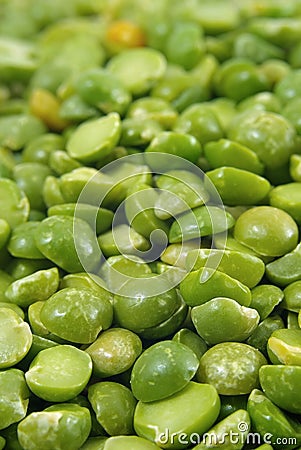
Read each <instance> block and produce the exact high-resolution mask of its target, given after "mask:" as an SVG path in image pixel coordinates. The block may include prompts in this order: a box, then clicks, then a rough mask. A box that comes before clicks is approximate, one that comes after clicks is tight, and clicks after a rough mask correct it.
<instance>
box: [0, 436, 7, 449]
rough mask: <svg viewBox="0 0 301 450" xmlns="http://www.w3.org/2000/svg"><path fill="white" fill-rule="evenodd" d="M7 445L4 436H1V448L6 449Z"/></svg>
mask: <svg viewBox="0 0 301 450" xmlns="http://www.w3.org/2000/svg"><path fill="white" fill-rule="evenodd" d="M5 444H6V440H5V438H4V437H3V436H0V448H1V450H3V449H4V447H5Z"/></svg>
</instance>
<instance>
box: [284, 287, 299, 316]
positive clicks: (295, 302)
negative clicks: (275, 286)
mask: <svg viewBox="0 0 301 450" xmlns="http://www.w3.org/2000/svg"><path fill="white" fill-rule="evenodd" d="M300 287H301V280H298V281H294V282H293V283H290V284H289V285H288V286H286V287H285V289H284V290H283V293H284V299H283V302H282V305H281V306H282V307H283V308H284V309H286V310H288V311H293V312H296V313H299V311H300V309H301V295H300Z"/></svg>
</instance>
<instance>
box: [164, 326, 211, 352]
mask: <svg viewBox="0 0 301 450" xmlns="http://www.w3.org/2000/svg"><path fill="white" fill-rule="evenodd" d="M172 340H173V341H175V342H179V343H180V344H184V345H187V347H189V348H190V350H192V351H193V352H194V353H195V355H196V357H197V358H198V359H200V358H201V356H203V354H204V353H205V352H206V350H207V344H206V342H205V341H204V340H203V339H202V338H201V337H200V336H198V335H197V334H196V333H194V332H193V331H191V330H189V328H181V329H180V330H179V331H177V332H176V334H175V335H174V336H173V338H172Z"/></svg>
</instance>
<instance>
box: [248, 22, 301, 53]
mask: <svg viewBox="0 0 301 450" xmlns="http://www.w3.org/2000/svg"><path fill="white" fill-rule="evenodd" d="M300 25H301V21H300V19H299V18H298V17H254V18H252V20H251V21H250V23H249V30H250V32H251V33H255V34H256V35H258V36H261V37H263V38H264V39H266V40H267V41H269V42H271V43H272V44H275V45H280V46H282V47H285V48H287V47H290V46H291V45H293V44H295V43H297V42H300V37H301V33H300Z"/></svg>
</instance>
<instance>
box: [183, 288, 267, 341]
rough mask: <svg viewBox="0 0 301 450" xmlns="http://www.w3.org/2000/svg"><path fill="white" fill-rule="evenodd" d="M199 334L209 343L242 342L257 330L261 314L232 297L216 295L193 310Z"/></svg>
mask: <svg viewBox="0 0 301 450" xmlns="http://www.w3.org/2000/svg"><path fill="white" fill-rule="evenodd" d="M191 319H192V322H193V324H194V326H195V328H196V330H197V332H198V334H199V335H200V336H201V337H202V338H203V339H204V340H205V341H206V342H207V343H208V344H209V345H214V344H218V343H220V342H225V341H226V342H230V341H236V342H242V341H244V340H246V339H247V338H248V337H249V336H250V335H251V334H252V332H253V331H254V330H255V328H256V327H257V325H258V323H259V314H258V312H257V311H256V310H255V309H252V308H247V307H245V306H241V305H240V304H239V303H238V302H236V301H235V300H233V299H231V298H225V297H216V298H213V299H212V300H209V301H208V302H206V303H204V304H203V305H199V306H195V307H194V308H192V310H191Z"/></svg>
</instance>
